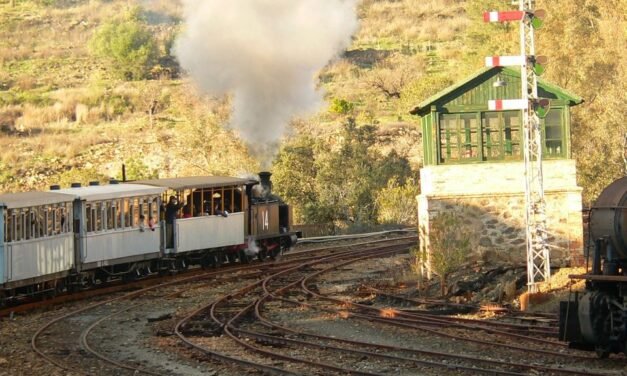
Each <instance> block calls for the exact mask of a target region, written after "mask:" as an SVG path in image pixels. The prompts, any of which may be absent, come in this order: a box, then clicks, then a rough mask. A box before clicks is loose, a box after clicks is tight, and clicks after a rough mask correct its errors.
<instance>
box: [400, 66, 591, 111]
mask: <svg viewBox="0 0 627 376" xmlns="http://www.w3.org/2000/svg"><path fill="white" fill-rule="evenodd" d="M501 72H502V73H507V74H508V75H511V76H516V77H518V78H520V72H519V70H515V69H511V68H504V67H489V68H483V69H481V70H479V71H477V72H475V73H474V74H473V75H471V76H469V77H466V78H465V79H464V80H462V81H460V82H457V83H455V84H454V85H451V86H449V87H447V88H445V89H444V90H441V91H440V92H438V93H437V94H435V95H432V96H430V97H429V98H427V99H425V100H424V101H422V102H420V103H419V104H418V105H417V106H416V107H414V109H413V110H411V111H410V113H411V114H413V115H424V114H425V113H427V112H429V111H430V108H431V106H432V105H438V104H442V103H446V102H448V101H450V100H451V99H452V98H455V97H458V96H460V95H462V94H463V93H465V92H466V91H468V90H470V89H472V88H474V87H477V86H479V85H481V84H482V83H484V82H485V81H487V80H488V79H490V78H491V77H494V76H496V75H497V74H499V73H501ZM538 88H539V89H542V90H544V91H546V92H548V93H551V94H552V95H554V96H555V97H556V98H558V99H561V100H565V101H567V102H569V105H571V106H575V105H578V104H580V103H582V102H583V98H581V97H580V96H578V95H576V94H573V93H571V92H569V91H567V90H566V89H563V88H561V87H559V86H557V85H554V84H552V83H549V82H547V81H544V80H541V79H538ZM486 106H487V103H486Z"/></svg>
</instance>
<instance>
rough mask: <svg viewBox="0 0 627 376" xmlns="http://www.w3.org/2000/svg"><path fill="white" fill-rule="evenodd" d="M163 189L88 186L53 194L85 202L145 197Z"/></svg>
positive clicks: (126, 186)
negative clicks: (68, 196) (69, 196)
mask: <svg viewBox="0 0 627 376" xmlns="http://www.w3.org/2000/svg"><path fill="white" fill-rule="evenodd" d="M164 191H165V189H164V188H161V187H154V186H151V185H141V184H108V185H90V186H87V187H78V188H65V189H60V190H57V191H55V192H59V193H63V194H67V195H72V196H73V197H75V198H78V199H81V200H87V201H94V200H107V199H115V198H123V197H134V196H145V195H154V194H157V195H159V194H161V193H163V192H164Z"/></svg>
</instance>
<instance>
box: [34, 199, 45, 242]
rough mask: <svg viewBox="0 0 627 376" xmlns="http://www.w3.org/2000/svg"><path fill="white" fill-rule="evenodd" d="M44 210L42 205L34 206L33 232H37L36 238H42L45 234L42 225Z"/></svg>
mask: <svg viewBox="0 0 627 376" xmlns="http://www.w3.org/2000/svg"><path fill="white" fill-rule="evenodd" d="M43 211H44V208H43V207H41V206H37V207H34V208H32V213H33V217H32V222H33V234H35V237H36V238H41V237H42V236H44V234H43V231H42V225H41V224H42V222H43V221H42V220H41V219H42V214H43Z"/></svg>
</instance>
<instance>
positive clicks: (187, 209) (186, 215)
mask: <svg viewBox="0 0 627 376" xmlns="http://www.w3.org/2000/svg"><path fill="white" fill-rule="evenodd" d="M191 217H192V210H191V208H190V207H189V203H188V204H187V205H185V206H183V218H191Z"/></svg>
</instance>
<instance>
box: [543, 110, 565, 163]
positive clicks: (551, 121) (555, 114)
mask: <svg viewBox="0 0 627 376" xmlns="http://www.w3.org/2000/svg"><path fill="white" fill-rule="evenodd" d="M544 140H545V141H544V154H545V156H546V157H547V158H551V157H554V158H555V157H558V158H559V157H563V156H564V144H563V142H564V132H563V129H562V111H561V110H557V109H552V110H550V111H549V113H548V114H547V115H546V117H545V118H544Z"/></svg>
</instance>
